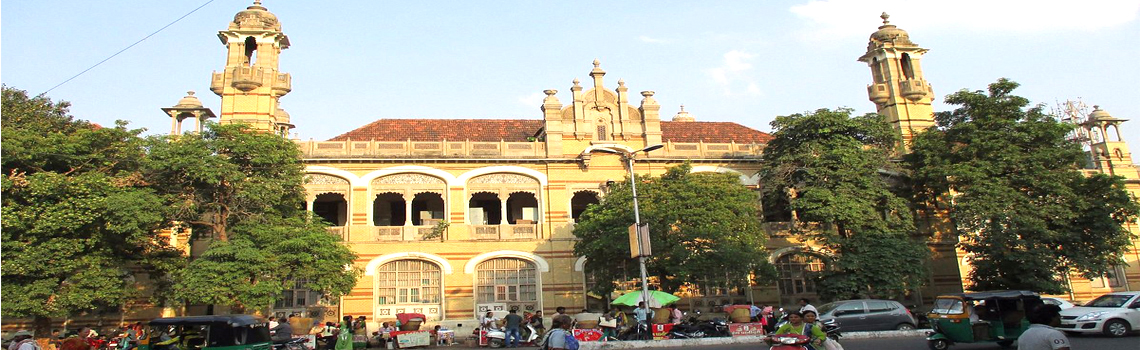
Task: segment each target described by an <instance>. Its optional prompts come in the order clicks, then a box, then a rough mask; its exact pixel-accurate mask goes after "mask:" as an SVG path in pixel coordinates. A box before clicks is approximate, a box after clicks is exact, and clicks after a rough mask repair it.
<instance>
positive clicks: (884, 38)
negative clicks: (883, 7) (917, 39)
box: [870, 12, 915, 47]
mask: <svg viewBox="0 0 1140 350" xmlns="http://www.w3.org/2000/svg"><path fill="white" fill-rule="evenodd" d="M879 18H882V19H883V25H881V26H879V30H877V31H875V32H874V33H871V39H870V40H871V44H870V45H873V46H879V47H881V46H884V45H886V44H892V45H915V44H914V42H912V41H910V34H907V32H906V31H905V30H902V29H899V27H896V26H895V25H894V24H891V21H890V20H889V18H891V15H888V14H887V13H886V12H883V14H882V15H880V16H879Z"/></svg>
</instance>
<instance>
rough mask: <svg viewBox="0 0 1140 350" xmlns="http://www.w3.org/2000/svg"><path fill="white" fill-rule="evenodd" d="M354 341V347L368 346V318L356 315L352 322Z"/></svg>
mask: <svg viewBox="0 0 1140 350" xmlns="http://www.w3.org/2000/svg"><path fill="white" fill-rule="evenodd" d="M352 342H353V347H354V348H368V318H366V317H364V316H358V317H356V321H355V322H353V323H352Z"/></svg>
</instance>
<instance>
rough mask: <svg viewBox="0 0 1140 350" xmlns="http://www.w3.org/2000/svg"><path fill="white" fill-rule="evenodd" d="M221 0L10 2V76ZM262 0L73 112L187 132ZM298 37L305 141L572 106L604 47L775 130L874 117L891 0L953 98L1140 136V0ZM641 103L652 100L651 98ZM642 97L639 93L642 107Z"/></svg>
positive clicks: (319, 11)
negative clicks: (1007, 90)
mask: <svg viewBox="0 0 1140 350" xmlns="http://www.w3.org/2000/svg"><path fill="white" fill-rule="evenodd" d="M204 2H206V0H194V1H180V0H179V1H173V0H172V1H153V0H150V1H134V0H123V1H63V0H61V1H5V2H3V4H2V5H0V38H2V43H0V48H2V54H0V69H2V70H0V80H2V81H3V83H4V84H6V85H8V86H11V87H15V88H19V89H24V90H28V91H29V92H30V93H32V94H39V93H41V92H44V91H45V90H47V89H48V88H50V87H52V86H54V85H56V84H58V83H60V82H62V81H64V80H66V79H67V78H69V77H71V76H72V75H75V74H76V73H78V72H80V71H82V70H84V69H86V68H88V67H90V66H91V65H93V64H95V63H96V62H99V61H100V60H102V59H104V58H106V57H108V56H110V55H111V54H113V53H115V52H117V51H119V50H120V49H122V48H124V47H126V46H127V45H130V44H131V43H133V42H135V41H137V40H139V39H141V38H142V37H144V36H146V35H147V34H150V33H151V32H153V31H155V30H157V29H158V28H161V27H162V26H164V25H166V24H168V23H170V22H171V21H173V20H174V19H176V18H178V17H180V16H182V15H184V14H186V13H187V12H189V11H190V10H192V9H194V8H196V7H198V6H199V5H201V4H203V3H204ZM251 3H252V0H248V1H246V0H215V1H213V2H212V3H210V4H208V5H206V6H205V7H203V8H202V9H201V10H199V11H197V12H195V13H193V14H191V15H190V16H188V17H186V18H185V19H183V20H182V21H181V22H178V23H177V24H174V25H173V26H171V27H169V28H167V29H166V30H165V31H163V32H161V33H159V34H157V35H155V36H153V37H150V38H149V39H147V40H146V41H143V42H142V43H140V44H138V45H137V46H135V47H133V48H131V49H130V50H127V51H126V52H124V53H122V54H120V55H119V56H118V57H115V58H114V59H111V60H110V61H107V62H106V63H104V64H103V65H101V66H99V67H97V68H95V69H93V70H91V71H89V72H87V73H86V74H84V75H82V76H80V77H78V78H76V79H75V80H72V81H71V82H69V83H67V84H65V85H63V86H61V87H59V88H57V89H55V90H53V91H51V92H50V93H49V94H48V96H50V97H51V98H53V99H55V100H67V101H71V102H72V103H73V107H72V109H71V110H72V114H74V115H75V116H77V117H80V118H83V119H89V120H92V121H95V122H98V123H101V124H105V125H110V124H112V123H113V122H114V120H116V119H124V120H128V121H130V122H131V125H133V126H136V127H145V128H148V129H149V130H150V131H149V133H165V132H167V131H169V125H170V124H169V119H168V117H166V115H165V114H163V113H162V111H160V110H159V108H162V107H168V106H171V105H174V104H175V103H176V102H177V101H178V100H179V99H180V98H181V97H182V96H184V95H185V92H186V91H187V90H195V91H197V92H198V94H197V95H198V96H199V97H201V98H202V100H203V102H204V103H205V104H206V106H207V107H210V108H212V109H214V111H215V112H217V111H218V110H219V103H220V102H219V99H218V98H217V97H216V96H215V95H214V94H213V93H211V92H210V91H209V83H210V74H211V72H213V71H216V70H220V69H222V68H223V64H224V61H225V48H224V47H223V46H222V44H221V42H220V41H219V40H218V38H217V36H216V33H217V32H218V31H219V30H224V29H226V26H227V25H228V23H229V22H230V20H231V19H232V18H233V15H234V14H235V13H237V12H238V11H240V10H242V9H244V8H245V7H246V6H249V5H250V4H251ZM264 6H265V7H267V8H268V9H269V11H271V12H273V13H274V14H276V15H277V16H278V18H279V19H280V20H281V22H282V26H283V30H284V32H285V33H286V34H287V35H289V38H290V41H291V42H292V47H290V48H289V49H287V50H285V51H283V52H282V55H281V70H282V71H283V72H286V73H291V74H292V76H293V92H292V93H290V94H289V95H287V96H285V97H283V98H282V104H281V106H282V107H283V108H285V109H286V110H287V111H288V112H289V113H290V115H291V116H292V118H293V122H294V124H296V125H297V129H295V130H294V131H295V132H297V133H298V136H299V137H300V138H302V139H310V138H313V139H327V138H330V137H333V136H336V135H338V134H340V133H343V132H346V131H349V130H351V129H354V128H356V127H359V126H361V125H364V124H367V123H368V122H371V121H373V120H376V119H379V118H502V119H539V118H541V117H542V114H541V112H540V111H539V105H540V103H541V99H542V96H543V95H542V90H544V89H557V90H559V94H558V97H559V98H560V99H561V100H562V101H563V102H564V103H565V102H567V101H568V100H569V99H570V98H569V88H570V86H571V81H572V80H573V79H575V78H578V79H581V80H582V81H583V82H584V83H583V84H584V85H588V83H587V82H588V81H589V79H588V78H589V76H588V73H589V71H590V69H591V68H592V65H591V62H592V61H593V60H594V59H595V58H596V59H599V60H600V61H601V63H602V68H603V69H605V70H606V71H607V72H608V74H607V75H606V83H607V86H609V87H611V88H612V87H615V86H616V84H617V80H618V79H619V78H620V79H624V80H625V82H626V86H628V87H629V89H630V91H631V92H638V91H642V90H653V91H656V96H655V98H656V99H657V100H658V101H659V102H660V103H661V105H662V108H661V115H662V119H664V120H668V119H669V118H671V117H672V115H674V114H675V113H676V112H677V111H678V110H679V106H680V105H682V104H684V105H685V106H686V107H685V109H686V110H687V111H689V112H690V113H692V114H693V115H694V116H695V117H696V118H697V120H699V121H732V122H737V123H740V124H743V125H746V126H749V127H752V128H755V129H758V130H762V131H769V130H770V127H769V123H770V122H771V120H772V119H773V118H774V117H775V116H778V115H788V114H792V113H799V112H804V111H809V110H814V109H817V108H825V107H826V108H835V107H851V108H854V109H855V110H856V111H857V112H859V113H865V112H872V111H873V107H874V106H873V105H872V103H871V102H869V101H868V100H867V95H866V85H867V83H868V82H869V80H870V75H871V74H870V71H869V69H868V68H867V66H866V65H865V64H863V63H860V62H857V61H856V58H858V57H859V56H860V55H861V54H862V53H864V51H865V50H866V45H867V38H868V36H869V35H870V34H871V33H872V32H874V31H875V30H876V28H877V27H878V26H879V25H880V24H881V19H879V14H880V12H883V11H886V12H888V13H890V14H891V22H892V23H893V24H896V25H898V26H899V27H900V28H902V29H905V30H907V31H908V32H910V36H911V39H912V40H913V41H915V42H916V43H918V44H919V45H921V46H923V47H925V48H927V49H930V52H929V53H927V55H926V56H925V58H924V60H923V69H924V71H925V73H926V78H927V80H928V81H929V82H930V83H931V84H932V85H933V86H934V90H935V94H936V95H937V96H938V97H939V98H938V100H936V101H935V109H936V110H947V109H949V107H948V106H947V105H945V104H943V103H941V100H942V97H944V96H945V95H947V94H949V93H952V92H954V91H957V90H960V89H964V88H965V89H970V90H977V89H984V88H985V87H986V84H989V83H991V82H994V81H996V80H997V79H998V78H1001V77H1007V78H1010V79H1012V80H1014V81H1017V82H1019V83H1021V84H1022V88H1020V89H1019V90H1018V93H1019V94H1020V95H1022V96H1025V97H1028V98H1030V99H1031V100H1032V101H1034V102H1037V103H1045V104H1048V105H1055V104H1056V103H1057V102H1058V101H1064V100H1066V99H1077V98H1080V99H1081V100H1082V101H1084V102H1085V103H1086V104H1088V105H1089V106H1090V108H1091V106H1092V105H1094V104H1097V105H1101V106H1102V107H1103V108H1104V109H1105V110H1107V111H1109V112H1110V113H1112V114H1113V115H1114V116H1116V117H1120V118H1126V119H1135V120H1137V121H1133V122H1131V123H1126V124H1125V125H1124V127H1123V128H1122V129H1123V131H1124V132H1125V133H1128V135H1126V137H1125V138H1126V140H1128V141H1130V142H1131V144H1132V147H1133V148H1134V149H1140V19H1138V16H1140V0H1129V1H1097V0H1085V1H1080V2H1078V1H1054V0H1043V1H1020V0H1019V1H995V0H989V1H979V0H958V1H895V0H848V1H840V0H830V1H756V0H754V1H708V2H706V1H640V2H634V1H574V2H554V1H493V2H492V1H402V2H396V1H277V0H266V1H265V2H264ZM634 97H636V98H631V100H633V101H638V100H640V96H636V95H634ZM635 103H636V102H635Z"/></svg>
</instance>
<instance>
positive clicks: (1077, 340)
mask: <svg viewBox="0 0 1140 350" xmlns="http://www.w3.org/2000/svg"><path fill="white" fill-rule="evenodd" d="M1069 341H1070V342H1071V343H1072V344H1073V346H1072V349H1073V350H1086V349H1112V350H1140V336H1136V335H1132V336H1128V337H1123V338H1107V337H1102V336H1078V337H1073V336H1070V337H1069ZM841 343H842V344H843V349H844V350H924V349H927V346H926V339H925V338H921V337H907V338H879V339H847V340H843V341H842V342H841ZM699 349H702V350H757V349H760V350H765V349H767V346H765V345H759V344H733V345H718V346H702V347H699ZM999 349H1001V347H999V346H997V344H993V343H988V344H955V345H953V346H951V347H950V350H999Z"/></svg>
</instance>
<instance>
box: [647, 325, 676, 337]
mask: <svg viewBox="0 0 1140 350" xmlns="http://www.w3.org/2000/svg"><path fill="white" fill-rule="evenodd" d="M651 328H652V331H653V340H661V339H669V332H670V331H672V330H673V324H672V323H654V324H653V326H652V327H651Z"/></svg>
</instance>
